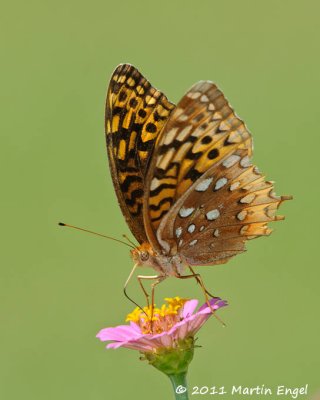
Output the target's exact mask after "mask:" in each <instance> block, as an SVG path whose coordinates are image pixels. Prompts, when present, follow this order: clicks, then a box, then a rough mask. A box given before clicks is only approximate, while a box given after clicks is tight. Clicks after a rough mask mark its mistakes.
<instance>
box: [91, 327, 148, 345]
mask: <svg viewBox="0 0 320 400" xmlns="http://www.w3.org/2000/svg"><path fill="white" fill-rule="evenodd" d="M139 335H141V333H138V332H137V331H135V330H134V329H133V328H132V327H131V326H129V325H119V326H117V327H115V328H104V329H101V331H100V332H99V333H98V334H97V338H99V339H100V340H101V341H102V342H105V341H106V340H116V341H120V342H121V341H123V340H128V339H129V340H130V339H134V338H136V337H137V336H139Z"/></svg>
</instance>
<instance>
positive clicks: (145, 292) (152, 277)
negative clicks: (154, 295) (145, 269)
mask: <svg viewBox="0 0 320 400" xmlns="http://www.w3.org/2000/svg"><path fill="white" fill-rule="evenodd" d="M157 278H158V275H152V276H144V275H138V276H137V279H138V282H139V285H140V287H141V289H142V291H143V293H144V295H145V296H146V300H147V306H148V307H149V306H150V303H149V297H150V296H149V293H148V292H147V291H146V289H145V287H144V286H143V283H142V280H143V279H157Z"/></svg>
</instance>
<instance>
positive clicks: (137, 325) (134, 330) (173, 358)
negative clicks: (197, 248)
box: [97, 297, 227, 400]
mask: <svg viewBox="0 0 320 400" xmlns="http://www.w3.org/2000/svg"><path fill="white" fill-rule="evenodd" d="M165 300H166V302H167V304H163V305H162V306H161V307H160V308H156V307H154V308H152V307H151V306H149V307H145V308H144V309H143V310H141V309H140V308H136V309H135V310H134V311H133V312H132V313H130V314H128V315H127V319H126V320H127V321H129V323H130V324H129V325H119V326H116V327H115V328H105V329H102V330H101V331H100V332H99V333H98V335H97V337H98V338H99V339H100V340H101V341H102V342H106V341H107V342H111V343H109V344H108V345H107V348H108V349H117V348H118V347H126V348H128V349H133V350H138V351H140V352H141V353H142V354H143V355H144V359H145V360H148V361H149V364H151V365H153V366H154V367H155V368H157V369H159V370H160V371H161V372H163V373H165V374H166V375H167V376H168V377H169V378H170V380H171V383H172V385H173V389H174V393H175V398H176V399H179V400H187V399H188V391H187V383H186V375H187V371H188V366H189V364H190V362H191V360H192V358H193V352H194V347H195V346H194V342H195V341H194V335H195V334H196V333H197V332H198V330H199V329H200V328H201V327H202V325H203V324H204V323H205V322H206V321H207V320H208V319H209V318H210V316H211V315H212V314H213V311H216V310H217V309H218V308H221V307H224V306H226V305H227V302H226V301H224V300H221V299H220V298H212V299H211V300H210V301H209V303H210V306H209V305H208V304H207V303H205V304H203V305H202V306H201V307H200V308H199V309H198V311H196V308H197V305H198V300H195V299H194V300H188V299H182V298H180V297H174V298H167V299H165Z"/></svg>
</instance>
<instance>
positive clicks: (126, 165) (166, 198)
mask: <svg viewBox="0 0 320 400" xmlns="http://www.w3.org/2000/svg"><path fill="white" fill-rule="evenodd" d="M106 139H107V149H108V155H109V162H110V169H111V174H112V178H113V183H114V187H115V191H116V194H117V196H118V200H119V203H120V207H121V210H122V212H123V214H124V216H125V218H126V221H127V223H128V225H129V227H130V229H131V231H132V233H133V235H134V236H135V238H136V239H137V241H138V242H139V244H140V245H139V246H137V247H136V248H135V249H134V250H132V256H133V259H134V261H135V263H136V264H137V265H146V266H151V267H153V268H154V269H155V270H156V272H157V274H158V278H159V279H158V280H162V279H164V278H165V277H167V276H176V277H179V278H180V277H182V276H183V273H184V271H185V269H186V268H187V267H192V266H195V265H215V264H222V263H225V262H227V261H228V260H229V259H230V258H231V257H233V256H235V255H237V254H240V253H242V252H243V251H244V250H245V241H246V240H248V239H253V238H257V237H260V236H266V235H269V234H270V233H271V229H270V228H269V227H268V222H271V221H277V220H280V219H283V218H284V217H282V216H276V215H275V214H276V211H277V208H278V207H279V206H280V204H281V203H282V202H283V201H284V200H288V199H291V196H281V197H278V196H276V195H275V193H274V191H273V183H272V182H270V181H266V180H265V179H264V176H263V175H262V174H261V173H260V172H259V171H258V169H257V167H255V166H254V165H252V164H251V162H250V157H251V155H252V138H251V135H250V133H249V132H248V130H247V128H246V126H245V124H244V122H243V121H242V120H241V119H240V118H238V117H237V116H236V114H235V113H234V111H233V109H232V108H231V107H230V105H229V103H228V102H227V100H226V98H225V97H224V95H223V93H222V92H221V91H220V90H219V89H218V88H217V86H216V85H215V84H214V83H212V82H210V81H200V82H198V83H196V84H195V85H194V86H192V88H191V89H190V90H189V91H188V92H187V93H186V94H185V95H184V96H183V97H182V99H181V100H180V102H179V103H178V105H177V106H175V105H174V104H172V103H171V102H169V101H168V99H167V98H166V96H165V95H164V94H163V93H161V92H160V91H158V90H156V89H155V88H154V87H152V86H151V84H150V83H149V82H148V81H147V80H146V79H145V78H144V77H143V76H142V75H141V74H140V72H139V71H138V70H137V69H136V68H135V67H133V66H132V65H129V64H121V65H119V66H118V67H117V68H116V70H115V71H114V73H113V75H112V77H111V81H110V85H109V89H108V96H107V103H106ZM191 270H192V268H191Z"/></svg>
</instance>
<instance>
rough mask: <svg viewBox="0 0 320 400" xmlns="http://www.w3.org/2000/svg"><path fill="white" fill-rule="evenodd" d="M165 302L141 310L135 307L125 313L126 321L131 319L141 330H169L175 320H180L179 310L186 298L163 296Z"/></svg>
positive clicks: (148, 331)
mask: <svg viewBox="0 0 320 400" xmlns="http://www.w3.org/2000/svg"><path fill="white" fill-rule="evenodd" d="M165 301H166V303H165V304H162V306H161V307H160V308H158V307H156V305H155V304H154V305H153V307H152V306H151V305H150V306H147V307H144V308H143V310H141V309H140V308H139V307H136V308H135V309H134V310H133V311H132V312H131V313H130V314H128V315H127V318H126V321H132V322H134V323H136V324H137V325H139V326H140V329H141V332H142V333H145V334H148V333H153V334H156V333H162V332H164V331H168V330H170V329H171V328H172V327H173V326H174V325H175V324H176V323H177V322H179V321H181V319H182V315H181V311H182V309H183V306H184V304H185V302H186V301H188V299H183V298H181V297H173V298H171V297H169V298H165Z"/></svg>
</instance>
